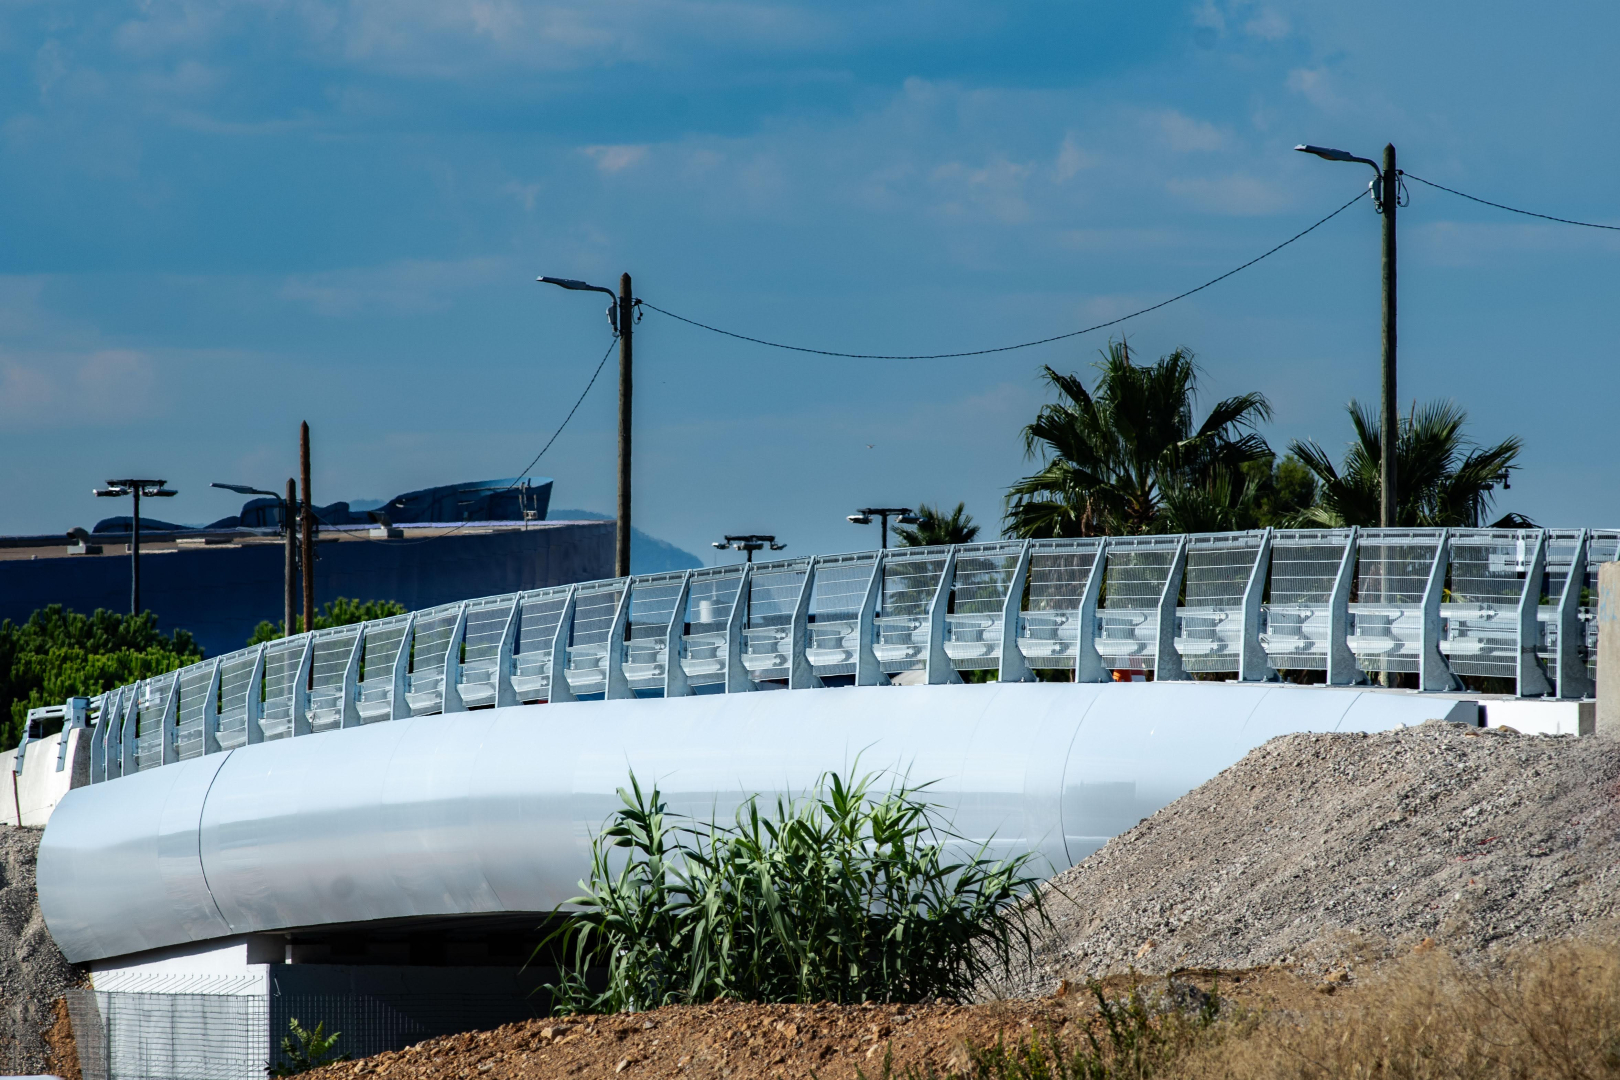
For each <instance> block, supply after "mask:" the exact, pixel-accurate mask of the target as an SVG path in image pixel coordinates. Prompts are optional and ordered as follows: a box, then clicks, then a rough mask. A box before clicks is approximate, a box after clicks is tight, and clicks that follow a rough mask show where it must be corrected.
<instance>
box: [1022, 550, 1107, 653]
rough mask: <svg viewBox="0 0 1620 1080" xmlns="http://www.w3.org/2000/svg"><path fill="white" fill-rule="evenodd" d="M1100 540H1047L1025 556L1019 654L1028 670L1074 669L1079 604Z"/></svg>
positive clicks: (1078, 638) (1078, 628)
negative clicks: (1026, 573) (1025, 585)
mask: <svg viewBox="0 0 1620 1080" xmlns="http://www.w3.org/2000/svg"><path fill="white" fill-rule="evenodd" d="M1101 550H1102V541H1101V540H1089V539H1086V540H1047V541H1044V542H1042V543H1041V544H1040V545H1039V546H1033V545H1032V547H1031V550H1030V553H1029V586H1028V594H1029V596H1028V599H1027V600H1026V601H1025V603H1024V612H1023V615H1022V617H1021V619H1020V624H1019V629H1018V649H1019V651H1020V652H1022V653H1023V654H1024V659H1025V661H1026V662H1027V663H1028V664H1029V666H1030V667H1032V668H1049V669H1050V668H1065V667H1073V666H1074V662H1075V649H1076V648H1077V643H1078V642H1079V640H1080V621H1079V620H1080V601H1081V598H1082V595H1083V594H1084V592H1085V589H1086V583H1087V582H1088V581H1090V580H1091V571H1092V567H1093V566H1094V565H1095V564H1096V561H1097V553H1098V552H1099V551H1101Z"/></svg>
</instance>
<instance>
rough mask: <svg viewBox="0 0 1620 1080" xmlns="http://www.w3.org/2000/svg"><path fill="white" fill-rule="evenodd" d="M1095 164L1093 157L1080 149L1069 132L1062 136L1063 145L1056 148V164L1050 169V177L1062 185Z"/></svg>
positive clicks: (1072, 133) (1095, 160) (1072, 134)
mask: <svg viewBox="0 0 1620 1080" xmlns="http://www.w3.org/2000/svg"><path fill="white" fill-rule="evenodd" d="M1096 163H1097V159H1096V158H1095V157H1093V156H1092V155H1090V154H1088V153H1086V152H1085V151H1084V150H1082V149H1080V143H1079V142H1078V141H1077V140H1076V139H1075V137H1074V132H1072V131H1070V132H1068V133H1066V134H1065V135H1064V136H1063V145H1062V146H1060V147H1059V148H1058V155H1057V162H1056V164H1055V165H1054V166H1053V168H1052V175H1053V176H1054V177H1055V178H1056V179H1057V181H1058V182H1059V183H1062V182H1063V181H1065V180H1072V179H1074V176H1075V174H1076V173H1078V172H1079V171H1080V170H1082V169H1089V168H1091V167H1092V166H1093V165H1095V164H1096Z"/></svg>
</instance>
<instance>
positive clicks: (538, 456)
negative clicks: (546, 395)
mask: <svg viewBox="0 0 1620 1080" xmlns="http://www.w3.org/2000/svg"><path fill="white" fill-rule="evenodd" d="M618 343H619V335H618V334H614V335H613V340H612V341H610V342H608V347H607V352H604V353H603V354H602V359H601V360H599V361H598V362H597V365H596V370H595V371H593V372H591V381H590V382H588V383H586V384H585V389H583V390H581V391H580V392H579V397H578V398H576V399H575V400H574V407H573V408H572V409H569V410H568V415H567V416H565V417H563V421H562V423H560V424H558V425H557V430H556V431H553V432H552V433H551V438H549V439H547V440H546V445H544V446H542V447H541V448H540V452H539V453H538V454H536V455H534V457H533V458H532V459H530V461H529V463H528V464H527V465H525V466H523V471H522V472H520V473H518V475H517V477H516V478H515V479H514V480H513V482H512V483H510V484H508V485H506V486H505V487H504V488H502V489H501V490H500V491H497V492H495V493H494V494H496V495H504V494H505V493H506V492H508V491H511V490H512V489H513V488H515V487H517V486H518V484H519V483H520V482H521V481H523V480H525V479H527V478H528V475H529V470H530V469H532V468H534V467H535V465H536V464H538V463H539V461H540V459H541V458H542V457H544V456H545V453H546V451H547V450H550V449H551V444H552V443H554V442H556V441H557V436H559V435H561V434H562V433H563V428H565V427H567V426H568V421H570V420H572V419H573V418H574V414H575V413H577V412H578V411H579V407H580V406H581V405H583V404H584V403H585V395H586V394H589V393H590V392H591V387H593V386H595V385H596V380H597V378H598V377H599V376H600V375H601V374H602V369H603V368H604V367H606V366H607V362H608V357H609V356H612V355H613V346H615V345H617V344H618ZM315 520H316V521H320V518H319V517H316V519H315ZM321 524H323V525H328V523H327V522H321ZM485 524H488V522H483V521H463V522H461V523H460V524H458V525H456V526H455V527H454V528H450V529H446V530H444V532H442V533H438V534H436V535H434V536H424V537H422V538H421V539H419V540H403V541H401V540H374V539H372V538H371V537H369V536H362V537H361V539H363V540H371V542H372V543H374V544H392V545H394V546H395V547H411V546H414V545H416V544H426V543H428V542H430V541H433V540H443V539H444V538H445V537H447V536H451V535H453V534H455V533H458V532H460V531H461V530H462V529H465V528H466V527H467V526H469V525H485ZM328 527H329V528H336V526H331V525H328ZM403 527H404V528H409V527H410V526H409V524H406V525H405V526H403Z"/></svg>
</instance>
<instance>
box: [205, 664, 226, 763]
mask: <svg viewBox="0 0 1620 1080" xmlns="http://www.w3.org/2000/svg"><path fill="white" fill-rule="evenodd" d="M221 663H222V661H221V660H220V659H217V658H216V659H215V660H214V667H213V669H212V670H211V671H210V672H209V673H208V700H207V701H206V702H204V703H203V714H202V744H203V753H204V754H205V755H206V754H217V753H219V751H220V745H219V682H220V665H221Z"/></svg>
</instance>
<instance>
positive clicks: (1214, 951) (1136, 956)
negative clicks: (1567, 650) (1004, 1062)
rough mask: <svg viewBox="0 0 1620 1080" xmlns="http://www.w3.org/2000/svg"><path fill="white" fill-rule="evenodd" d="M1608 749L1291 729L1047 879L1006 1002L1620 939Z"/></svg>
mask: <svg viewBox="0 0 1620 1080" xmlns="http://www.w3.org/2000/svg"><path fill="white" fill-rule="evenodd" d="M1617 780H1620V744H1616V743H1614V742H1610V741H1608V740H1603V739H1596V738H1591V737H1588V738H1584V739H1577V738H1575V737H1573V736H1570V737H1556V738H1553V737H1546V736H1536V735H1519V734H1516V733H1514V732H1511V731H1507V730H1501V729H1497V730H1492V729H1485V730H1478V729H1474V728H1467V727H1463V726H1460V725H1455V724H1441V723H1431V724H1425V725H1422V726H1421V727H1416V728H1409V729H1405V730H1401V731H1394V732H1384V733H1380V734H1374V735H1366V734H1341V735H1287V736H1283V737H1280V738H1277V739H1273V740H1272V741H1271V742H1268V743H1266V744H1265V745H1264V746H1262V747H1260V748H1258V749H1256V750H1254V751H1252V752H1251V753H1250V754H1249V755H1248V756H1247V757H1245V758H1244V759H1243V760H1242V761H1240V762H1238V763H1237V764H1236V765H1234V766H1232V767H1231V768H1229V769H1227V770H1226V771H1224V772H1222V773H1221V774H1220V775H1219V776H1217V777H1215V778H1214V779H1213V780H1211V781H1209V782H1208V783H1206V784H1204V785H1203V786H1202V787H1200V788H1198V789H1197V790H1195V791H1193V792H1191V793H1190V794H1188V795H1186V796H1185V797H1183V798H1181V799H1178V800H1177V801H1176V802H1174V803H1172V804H1170V805H1169V806H1167V807H1165V808H1164V809H1163V810H1161V811H1159V812H1158V813H1157V814H1155V815H1153V816H1152V817H1150V818H1148V819H1146V820H1145V821H1143V822H1142V823H1141V824H1140V825H1138V826H1137V827H1136V828H1134V829H1132V830H1130V831H1129V832H1126V833H1124V834H1122V835H1120V836H1119V837H1117V838H1115V839H1114V840H1112V841H1110V842H1109V843H1108V844H1107V845H1106V846H1105V847H1103V849H1102V850H1100V851H1098V852H1097V853H1096V854H1095V855H1093V856H1092V857H1091V858H1089V859H1087V860H1085V861H1084V862H1082V863H1080V864H1079V865H1077V866H1075V867H1073V868H1072V869H1070V870H1068V871H1066V872H1064V873H1063V874H1060V875H1058V876H1057V877H1056V878H1054V879H1053V880H1052V881H1051V882H1050V883H1049V885H1048V887H1047V891H1046V895H1047V897H1048V901H1049V904H1050V908H1049V910H1050V913H1051V915H1052V917H1053V920H1054V922H1055V927H1054V928H1053V930H1052V931H1051V932H1050V933H1049V934H1048V935H1046V936H1045V938H1044V940H1043V941H1042V942H1041V943H1040V947H1039V950H1038V953H1037V956H1036V962H1035V965H1034V967H1033V968H1032V969H1031V970H1028V971H1024V972H1022V973H1021V974H1020V976H1019V977H1018V978H1016V979H1015V980H1013V982H1012V983H1011V984H1010V985H1007V986H1002V987H998V988H997V989H998V990H999V991H1000V992H1002V993H1007V994H1011V995H1015V996H1018V995H1024V996H1027V995H1036V994H1041V993H1050V992H1051V989H1052V987H1054V986H1056V985H1057V984H1058V982H1059V980H1061V979H1071V980H1074V981H1076V982H1080V981H1082V980H1084V979H1086V978H1089V977H1093V976H1097V975H1101V974H1104V973H1107V972H1112V971H1120V970H1125V969H1128V968H1132V967H1134V968H1136V969H1137V970H1140V971H1143V972H1165V971H1171V970H1174V969H1177V968H1182V967H1210V968H1246V967H1254V966H1259V965H1265V964H1282V965H1288V966H1291V967H1294V968H1296V969H1298V970H1300V971H1301V973H1302V974H1305V975H1307V976H1309V977H1312V978H1319V977H1321V976H1322V975H1324V974H1326V973H1327V972H1329V971H1338V972H1344V971H1345V970H1346V969H1348V971H1349V972H1350V973H1352V974H1353V973H1354V971H1355V969H1356V965H1358V964H1360V965H1366V964H1371V963H1375V962H1377V961H1379V960H1381V959H1384V958H1386V957H1390V956H1395V955H1400V954H1401V953H1403V952H1408V951H1410V950H1411V949H1412V948H1413V947H1415V946H1420V947H1425V948H1427V947H1430V946H1431V945H1438V946H1439V947H1440V948H1442V949H1444V950H1446V951H1448V952H1452V953H1455V954H1456V955H1457V956H1459V958H1461V959H1463V960H1464V961H1467V960H1469V959H1470V958H1480V957H1484V956H1490V955H1497V954H1500V951H1501V950H1502V949H1503V948H1504V947H1506V946H1510V945H1514V944H1520V943H1526V942H1535V941H1547V940H1555V939H1559V938H1564V937H1570V936H1576V935H1582V934H1586V933H1607V934H1610V935H1613V934H1614V932H1615V929H1616V921H1615V917H1616V908H1617V904H1620V893H1617V886H1620V813H1617V807H1616V799H1617Z"/></svg>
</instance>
